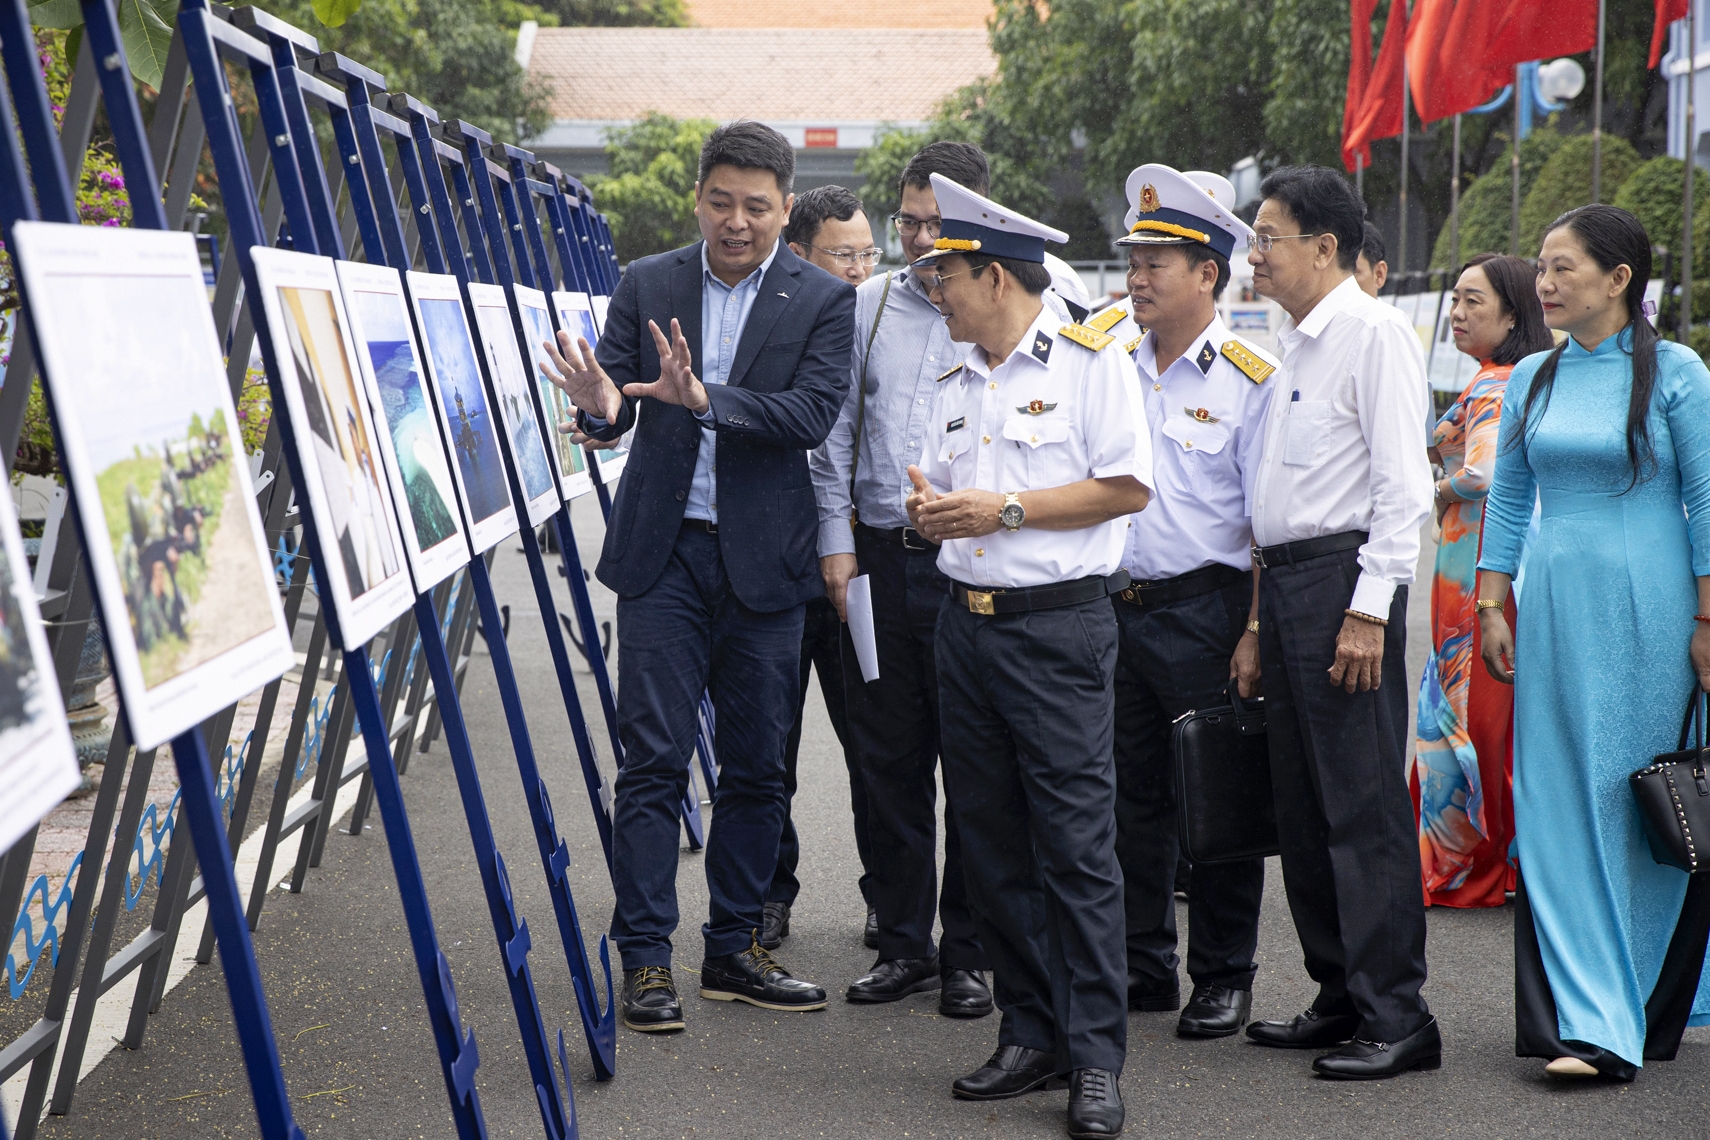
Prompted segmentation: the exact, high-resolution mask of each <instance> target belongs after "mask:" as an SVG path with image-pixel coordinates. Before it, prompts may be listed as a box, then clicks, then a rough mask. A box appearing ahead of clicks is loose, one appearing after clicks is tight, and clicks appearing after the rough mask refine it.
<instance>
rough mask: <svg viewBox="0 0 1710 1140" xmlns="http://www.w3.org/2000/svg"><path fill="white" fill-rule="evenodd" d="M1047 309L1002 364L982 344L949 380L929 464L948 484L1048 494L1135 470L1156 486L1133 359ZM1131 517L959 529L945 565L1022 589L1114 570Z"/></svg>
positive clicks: (930, 472)
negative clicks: (1068, 329) (1098, 344)
mask: <svg viewBox="0 0 1710 1140" xmlns="http://www.w3.org/2000/svg"><path fill="white" fill-rule="evenodd" d="M1064 328H1065V326H1063V325H1062V323H1061V319H1060V318H1059V317H1058V316H1057V315H1056V314H1055V313H1053V312H1052V311H1051V309H1050V308H1049V307H1043V308H1041V310H1040V313H1039V315H1038V316H1037V317H1036V318H1034V321H1033V324H1032V325H1031V326H1030V327H1029V328H1028V330H1027V332H1026V334H1025V335H1023V337H1022V338H1021V341H1020V343H1018V344H1017V345H1016V347H1015V350H1014V351H1013V352H1011V353H1010V355H1009V357H1008V359H1006V360H1003V361H1001V362H1000V363H998V364H997V365H996V366H995V367H993V366H992V365H991V363H990V362H988V361H987V359H986V354H985V350H984V349H981V348H978V347H976V348H974V349H972V350H971V351H970V352H969V353H968V359H967V362H966V364H964V365H963V366H962V367H961V368H959V369H957V370H955V371H954V372H953V373H952V374H951V375H949V376H947V377H945V379H944V380H943V381H942V382H941V383H940V385H939V389H938V395H937V400H936V402H935V406H934V412H933V419H932V422H931V424H929V425H928V429H927V438H926V442H925V447H924V448H923V450H922V452H921V460H920V467H921V471H922V472H923V473H924V474H925V475H926V478H927V481H928V482H930V483H931V484H932V485H933V487H934V488H935V489H936V490H937V491H938V492H939V493H940V494H944V493H946V492H949V491H958V490H965V489H968V488H977V489H979V490H983V491H995V492H997V493H999V494H1007V493H1009V492H1011V491H1015V492H1023V491H1044V490H1049V489H1051V488H1053V487H1063V486H1067V485H1069V484H1071V483H1079V482H1081V481H1083V480H1085V479H1104V478H1110V477H1113V476H1118V475H1130V476H1133V477H1134V478H1135V479H1137V480H1139V481H1140V482H1141V483H1142V484H1144V485H1145V486H1146V487H1148V488H1150V487H1151V486H1152V441H1151V434H1150V432H1149V431H1148V430H1147V427H1146V418H1145V411H1144V409H1143V407H1142V404H1141V399H1140V381H1139V377H1138V374H1137V373H1136V372H1135V370H1134V362H1133V361H1132V360H1130V359H1129V358H1128V356H1127V354H1126V353H1124V352H1123V351H1122V346H1121V345H1119V344H1117V343H1116V342H1115V341H1114V340H1109V339H1107V338H1104V337H1102V336H1100V335H1099V334H1092V333H1090V330H1089V335H1091V336H1094V337H1096V338H1097V339H1100V340H1105V341H1106V343H1105V345H1104V347H1103V348H1100V349H1098V350H1096V351H1095V350H1093V349H1090V348H1087V347H1085V346H1084V345H1083V344H1081V343H1078V342H1077V341H1075V340H1073V339H1071V338H1070V337H1069V336H1067V335H1065V333H1064ZM1127 533H1128V518H1127V516H1119V517H1117V518H1115V519H1111V520H1110V521H1108V522H1103V523H1099V524H1098V525H1097V526H1090V527H1083V528H1081V529H1080V530H1039V529H1036V528H1031V527H1028V526H1027V525H1025V524H1023V525H1022V527H1021V529H1019V530H1016V531H1009V530H1004V529H999V530H998V531H996V532H995V533H992V534H988V535H985V536H984V537H981V538H953V539H950V540H948V541H946V542H945V543H944V545H943V547H942V548H941V549H940V551H939V554H938V568H939V569H940V570H942V571H943V572H944V573H945V574H946V575H948V576H949V577H951V578H953V579H955V580H956V581H958V582H962V583H965V584H967V585H970V586H985V587H992V588H998V589H1018V588H1021V587H1026V586H1043V585H1049V584H1051V583H1055V582H1069V581H1073V580H1074V579H1076V578H1085V577H1088V576H1089V575H1093V574H1113V573H1115V572H1116V570H1117V569H1118V567H1120V566H1121V564H1122V549H1123V544H1124V541H1125V539H1126V537H1127Z"/></svg>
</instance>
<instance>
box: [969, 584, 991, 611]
mask: <svg viewBox="0 0 1710 1140" xmlns="http://www.w3.org/2000/svg"><path fill="white" fill-rule="evenodd" d="M968 612H969V613H971V614H986V615H988V616H989V615H992V614H995V613H997V610H995V609H993V608H992V596H991V594H989V593H987V592H986V591H984V590H969V591H968Z"/></svg>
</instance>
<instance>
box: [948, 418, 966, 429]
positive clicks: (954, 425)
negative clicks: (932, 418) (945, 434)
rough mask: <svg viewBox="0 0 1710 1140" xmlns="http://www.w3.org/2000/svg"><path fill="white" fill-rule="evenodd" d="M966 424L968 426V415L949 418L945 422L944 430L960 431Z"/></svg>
mask: <svg viewBox="0 0 1710 1140" xmlns="http://www.w3.org/2000/svg"><path fill="white" fill-rule="evenodd" d="M967 426H968V417H967V416H963V417H962V418H961V419H955V420H951V421H950V422H949V423H947V424H945V425H944V430H945V431H961V430H962V429H963V428H965V427H967Z"/></svg>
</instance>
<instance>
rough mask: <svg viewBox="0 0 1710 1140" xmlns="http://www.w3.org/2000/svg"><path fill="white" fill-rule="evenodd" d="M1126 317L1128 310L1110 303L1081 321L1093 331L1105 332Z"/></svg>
mask: <svg viewBox="0 0 1710 1140" xmlns="http://www.w3.org/2000/svg"><path fill="white" fill-rule="evenodd" d="M1127 318H1128V310H1127V309H1124V308H1123V307H1122V306H1121V305H1112V306H1110V307H1109V308H1108V309H1105V310H1104V311H1103V312H1100V313H1097V314H1095V315H1094V316H1091V317H1088V318H1087V319H1086V321H1084V322H1083V323H1084V324H1085V325H1086V326H1087V328H1089V329H1092V330H1093V331H1095V332H1101V333H1107V332H1109V331H1110V330H1111V329H1113V328H1115V327H1116V326H1117V325H1119V324H1121V323H1122V322H1123V321H1124V320H1126V319H1127Z"/></svg>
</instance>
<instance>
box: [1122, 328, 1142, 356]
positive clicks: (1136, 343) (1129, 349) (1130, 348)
mask: <svg viewBox="0 0 1710 1140" xmlns="http://www.w3.org/2000/svg"><path fill="white" fill-rule="evenodd" d="M1145 339H1146V330H1145V329H1141V330H1140V335H1139V336H1137V337H1135V338H1134V339H1133V340H1131V341H1129V342H1128V343H1127V344H1125V345H1123V346H1122V351H1123V352H1126V353H1127V354H1128V355H1129V356H1133V355H1134V350H1135V349H1137V348H1139V347H1140V342H1141V341H1143V340H1145Z"/></svg>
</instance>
